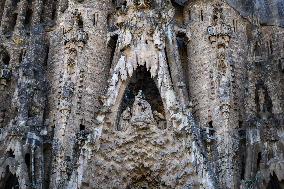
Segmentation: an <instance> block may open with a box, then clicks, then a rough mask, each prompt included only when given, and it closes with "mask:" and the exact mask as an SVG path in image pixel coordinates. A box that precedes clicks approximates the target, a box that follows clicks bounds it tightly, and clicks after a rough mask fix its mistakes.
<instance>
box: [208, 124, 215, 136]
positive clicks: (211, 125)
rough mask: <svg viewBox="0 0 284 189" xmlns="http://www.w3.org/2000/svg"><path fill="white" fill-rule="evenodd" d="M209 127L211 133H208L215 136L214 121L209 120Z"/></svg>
mask: <svg viewBox="0 0 284 189" xmlns="http://www.w3.org/2000/svg"><path fill="white" fill-rule="evenodd" d="M208 127H209V133H208V134H209V136H210V137H213V136H214V134H215V130H214V128H213V121H209V122H208Z"/></svg>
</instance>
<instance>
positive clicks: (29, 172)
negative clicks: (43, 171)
mask: <svg viewBox="0 0 284 189" xmlns="http://www.w3.org/2000/svg"><path fill="white" fill-rule="evenodd" d="M25 163H26V166H27V169H28V176H29V179H30V180H31V178H32V174H31V155H30V154H29V153H26V155H25Z"/></svg>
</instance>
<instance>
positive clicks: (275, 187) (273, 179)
mask: <svg viewBox="0 0 284 189" xmlns="http://www.w3.org/2000/svg"><path fill="white" fill-rule="evenodd" d="M266 189H283V188H281V186H280V181H279V180H278V178H277V176H276V174H275V173H274V172H273V175H270V181H269V183H268V186H267V188H266Z"/></svg>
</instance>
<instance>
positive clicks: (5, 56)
mask: <svg viewBox="0 0 284 189" xmlns="http://www.w3.org/2000/svg"><path fill="white" fill-rule="evenodd" d="M2 56H3V57H2V61H3V64H4V65H7V66H8V65H9V64H10V56H9V54H8V53H7V52H4V53H3V54H2Z"/></svg>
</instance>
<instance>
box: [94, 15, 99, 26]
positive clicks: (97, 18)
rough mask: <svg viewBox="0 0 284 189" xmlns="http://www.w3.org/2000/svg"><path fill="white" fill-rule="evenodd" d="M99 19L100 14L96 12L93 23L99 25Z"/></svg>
mask: <svg viewBox="0 0 284 189" xmlns="http://www.w3.org/2000/svg"><path fill="white" fill-rule="evenodd" d="M98 20H99V14H98V13H95V14H94V15H93V25H94V26H98Z"/></svg>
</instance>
